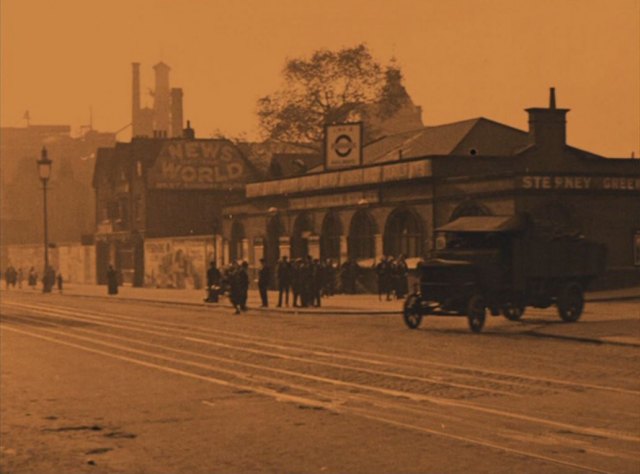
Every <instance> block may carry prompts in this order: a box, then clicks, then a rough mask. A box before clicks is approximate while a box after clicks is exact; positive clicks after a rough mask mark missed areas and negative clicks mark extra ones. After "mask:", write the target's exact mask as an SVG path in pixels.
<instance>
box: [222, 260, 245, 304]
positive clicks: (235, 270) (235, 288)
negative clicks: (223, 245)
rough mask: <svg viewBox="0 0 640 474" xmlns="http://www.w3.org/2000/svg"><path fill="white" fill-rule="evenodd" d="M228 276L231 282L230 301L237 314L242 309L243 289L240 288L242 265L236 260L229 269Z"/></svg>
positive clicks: (229, 282)
mask: <svg viewBox="0 0 640 474" xmlns="http://www.w3.org/2000/svg"><path fill="white" fill-rule="evenodd" d="M225 273H226V278H227V281H228V284H229V301H231V304H232V305H233V309H234V310H235V314H240V310H241V309H242V291H241V288H240V267H239V266H238V264H237V263H236V262H232V263H231V265H230V266H229V268H228V269H227V271H226V272H225Z"/></svg>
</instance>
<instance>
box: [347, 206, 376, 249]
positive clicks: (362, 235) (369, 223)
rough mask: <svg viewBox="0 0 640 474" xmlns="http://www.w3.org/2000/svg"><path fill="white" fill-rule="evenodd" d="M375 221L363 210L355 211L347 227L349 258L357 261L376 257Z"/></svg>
mask: <svg viewBox="0 0 640 474" xmlns="http://www.w3.org/2000/svg"><path fill="white" fill-rule="evenodd" d="M376 231H377V229H376V221H375V220H374V219H373V217H372V216H371V214H369V213H368V212H367V211H365V210H359V211H357V212H356V213H355V214H354V215H353V217H352V218H351V225H350V226H349V258H351V259H354V260H358V259H365V258H375V256H376V242H375V235H376Z"/></svg>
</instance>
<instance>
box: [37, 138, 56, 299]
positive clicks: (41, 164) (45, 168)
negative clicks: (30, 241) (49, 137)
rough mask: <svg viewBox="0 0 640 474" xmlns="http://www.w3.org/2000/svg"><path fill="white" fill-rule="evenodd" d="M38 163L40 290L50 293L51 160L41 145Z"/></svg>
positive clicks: (51, 283)
mask: <svg viewBox="0 0 640 474" xmlns="http://www.w3.org/2000/svg"><path fill="white" fill-rule="evenodd" d="M36 163H38V174H39V175H40V181H42V191H43V195H44V273H43V278H42V282H43V285H42V292H43V293H50V292H51V288H52V286H53V281H50V275H49V273H50V272H49V233H48V232H49V229H48V222H47V182H48V181H49V178H50V177H51V164H52V161H51V160H50V159H49V158H48V156H47V149H46V148H45V147H42V153H41V155H40V159H39V160H38V161H37V162H36Z"/></svg>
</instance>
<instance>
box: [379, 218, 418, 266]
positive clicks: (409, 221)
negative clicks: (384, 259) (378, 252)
mask: <svg viewBox="0 0 640 474" xmlns="http://www.w3.org/2000/svg"><path fill="white" fill-rule="evenodd" d="M422 240H423V232H422V225H421V222H420V220H419V217H418V216H417V214H416V213H415V212H413V211H411V210H409V209H396V210H394V211H393V212H392V213H391V214H390V215H389V217H388V218H387V223H386V225H385V231H384V254H385V255H390V256H394V257H395V256H398V255H404V256H405V257H408V258H411V257H419V256H420V255H422Z"/></svg>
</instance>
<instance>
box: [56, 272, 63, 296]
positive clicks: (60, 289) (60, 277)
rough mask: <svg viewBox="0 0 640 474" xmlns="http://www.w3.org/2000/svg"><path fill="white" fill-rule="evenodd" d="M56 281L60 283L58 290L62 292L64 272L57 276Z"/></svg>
mask: <svg viewBox="0 0 640 474" xmlns="http://www.w3.org/2000/svg"><path fill="white" fill-rule="evenodd" d="M56 282H57V283H58V292H60V294H62V273H58V277H57V278H56Z"/></svg>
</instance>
